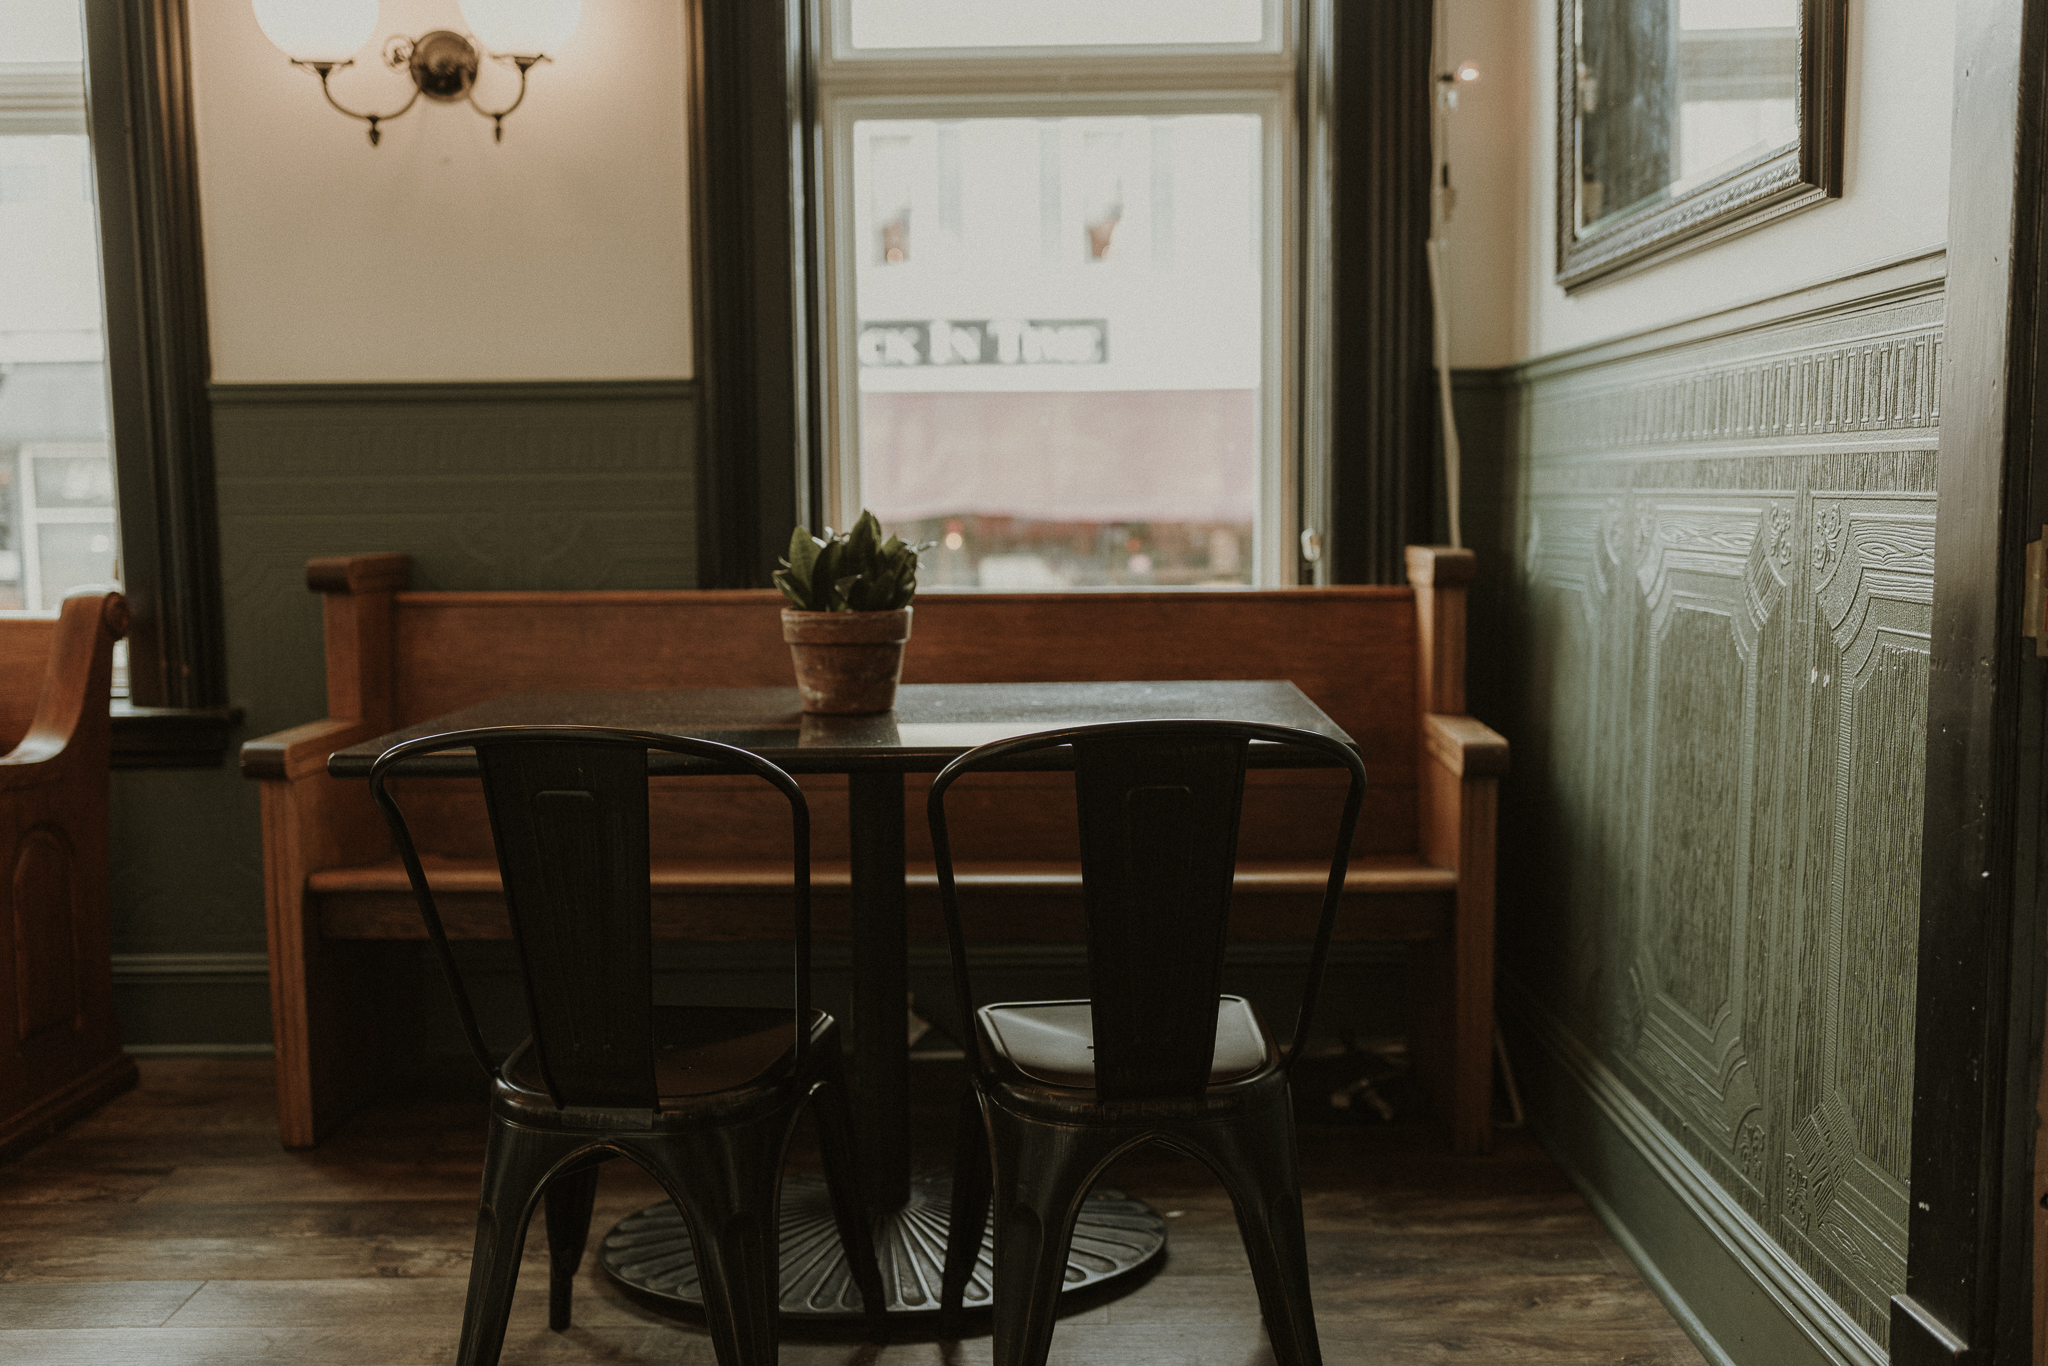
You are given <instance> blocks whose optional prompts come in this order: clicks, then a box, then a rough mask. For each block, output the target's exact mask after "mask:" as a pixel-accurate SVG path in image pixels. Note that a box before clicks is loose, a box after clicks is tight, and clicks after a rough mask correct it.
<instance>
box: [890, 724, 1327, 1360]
mask: <svg viewBox="0 0 2048 1366" xmlns="http://www.w3.org/2000/svg"><path fill="white" fill-rule="evenodd" d="M1253 741H1270V742H1275V743H1279V744H1284V745H1289V746H1293V747H1296V748H1298V749H1303V750H1310V751H1314V752H1316V753H1317V754H1319V755H1322V756H1324V757H1326V758H1328V759H1330V760H1332V761H1334V762H1335V763H1337V764H1341V765H1342V766H1344V767H1346V768H1348V769H1349V770H1350V771H1351V784H1350V791H1349V794H1348V795H1347V797H1346V799H1345V802H1344V808H1343V815H1342V817H1341V818H1340V820H1339V822H1338V828H1337V830H1336V832H1335V835H1336V841H1335V842H1336V850H1335V853H1334V854H1333V856H1332V858H1331V860H1330V877H1329V883H1328V889H1327V891H1326V893H1325V896H1324V899H1323V911H1322V920H1321V923H1320V924H1319V925H1318V927H1317V930H1316V939H1315V947H1314V950H1313V952H1312V954H1311V956H1310V960H1309V969H1308V976H1307V982H1306V984H1305V986H1304V988H1303V992H1302V999H1301V1009H1300V1013H1299V1016H1298V1017H1297V1019H1296V1021H1295V1026H1294V1036H1293V1041H1292V1043H1291V1045H1290V1046H1289V1047H1287V1048H1285V1049H1282V1048H1281V1047H1280V1046H1279V1044H1278V1042H1277V1041H1276V1040H1275V1038H1274V1036H1273V1035H1272V1034H1271V1033H1270V1032H1269V1031H1268V1030H1267V1029H1266V1027H1265V1025H1264V1023H1263V1022H1262V1021H1261V1020H1260V1019H1259V1016H1258V1012H1257V1011H1255V1010H1254V1009H1253V1008H1252V1006H1251V1004H1250V1003H1249V1002H1248V1001H1245V1000H1244V999H1243V998H1241V997H1237V996H1226V995H1222V994H1221V992H1220V980H1221V971H1222V964H1223V946H1224V939H1225V936H1226V933H1227V931H1228V929H1229V921H1230V896H1231V882H1232V877H1233V875H1234V873H1235V870H1236V863H1237V830H1238V816H1239V812H1240V810H1241V808H1242V806H1243V800H1244V771H1245V756H1246V748H1247V746H1248V744H1250V743H1251V742H1253ZM1057 745H1070V746H1072V748H1073V758H1074V786H1075V795H1076V797H1077V799H1078V803H1079V810H1080V827H1081V878H1082V886H1083V900H1084V904H1085V908H1086V913H1087V934H1088V977H1089V998H1088V999H1087V1000H1085V1001H1032V1002H1017V1003H1009V1004H1003V1005H988V1006H981V1007H979V1008H978V1009H977V1008H976V1006H975V1002H974V996H973V991H972V987H971V985H970V983H969V980H968V970H967V947H966V943H965V941H964V939H963V936H962V933H961V926H960V907H959V898H958V895H957V892H956V889H955V885H954V879H953V855H952V849H951V847H950V842H949V840H948V838H947V832H946V804H945V798H946V791H947V789H948V788H950V787H951V786H952V785H953V782H954V780H955V779H957V778H959V777H960V776H961V775H962V774H965V773H968V772H972V771H974V770H977V769H989V768H1001V767H1005V766H1011V765H1013V764H1015V763H1016V761H1017V760H1019V759H1020V758H1022V757H1023V756H1025V755H1028V754H1031V753H1032V752H1034V751H1039V750H1045V749H1049V748H1051V747H1053V746H1057ZM1364 792H1365V767H1364V765H1363V764H1362V763H1360V761H1359V758H1358V755H1357V753H1356V752H1355V751H1354V750H1353V749H1352V748H1351V747H1349V746H1348V745H1345V744H1343V743H1341V742H1340V741H1337V740H1334V739H1331V738H1329V737H1327V736H1323V735H1318V734H1315V733H1314V732H1311V731H1304V730H1295V729H1292V728H1289V727H1285V726H1270V725H1258V724H1252V723H1244V722H1231V721H1141V722H1126V723H1117V724H1111V725H1100V726H1083V727H1076V728H1074V729H1071V730H1061V731H1047V732H1044V733H1041V734H1037V735H1027V736H1021V737H1019V738H1016V739H1012V740H1003V741H999V742H997V743H995V744H989V745H983V746H982V747H980V748H979V749H975V750H970V751H969V752H968V753H966V754H963V755H961V756H960V757H959V758H958V759H955V760H954V761H953V762H952V763H950V764H948V765H947V766H946V767H945V769H943V770H942V771H941V772H940V773H939V776H938V777H937V778H936V779H935V780H933V782H932V789H931V799H930V804H929V811H930V816H931V827H932V847H933V852H934V853H935V855H936V857H937V860H938V873H939V892H940V898H941V902H942V905H943V907H944V910H945V916H946V936H947V939H948V940H949V941H950V944H951V948H952V958H953V982H954V991H955V993H956V999H957V1004H958V1007H959V1011H960V1015H961V1017H962V1018H963V1019H966V1020H970V1021H972V1033H973V1036H974V1038H973V1043H972V1044H971V1045H970V1046H969V1049H968V1057H969V1058H970V1059H971V1061H972V1066H973V1072H974V1082H973V1087H972V1089H971V1090H970V1092H969V1094H968V1096H967V1098H966V1102H965V1104H964V1105H963V1107H962V1110H961V1124H960V1147H959V1152H958V1155H957V1157H956V1159H955V1166H954V1177H953V1181H954V1185H953V1222H952V1228H951V1232H950V1235H949V1238H948V1242H947V1249H946V1270H945V1276H944V1280H943V1283H942V1296H941V1307H942V1309H943V1311H944V1322H945V1323H946V1325H947V1326H948V1328H949V1329H950V1330H951V1332H953V1333H954V1334H957V1332H958V1327H959V1322H960V1315H961V1301H962V1299H963V1296H964V1293H965V1290H966V1286H967V1282H968V1279H969V1277H970V1276H971V1275H972V1273H973V1270H974V1264H975V1258H976V1256H977V1254H978V1253H979V1250H980V1247H981V1239H982V1232H983V1229H984V1228H985V1227H986V1224H987V1220H988V1217H989V1207H990V1203H991V1199H993V1203H994V1208H995V1284H994V1292H995V1306H994V1317H995V1324H994V1327H995V1363H996V1366H1042V1363H1043V1362H1044V1361H1045V1359H1046V1354H1047V1352H1048V1351H1049V1350H1050V1348H1051V1345H1052V1329H1053V1318H1054V1314H1055V1312H1056V1310H1057V1306H1058V1301H1059V1293H1060V1288H1061V1286H1062V1284H1063V1282H1064V1278H1065V1269H1066V1264H1067V1251H1068V1244H1069V1242H1070V1240H1071V1237H1072V1234H1073V1228H1074V1218H1075V1215H1076V1214H1077V1213H1078V1211H1079V1209H1080V1205H1081V1202H1082V1200H1083V1199H1085V1198H1086V1196H1087V1193H1088V1190H1089V1187H1091V1186H1092V1185H1093V1184H1094V1183H1095V1180H1096V1178H1097V1177H1098V1176H1099V1175H1100V1174H1101V1172H1102V1170H1103V1169H1104V1168H1105V1167H1107V1166H1108V1165H1109V1164H1110V1162H1112V1161H1113V1160H1114V1159H1115V1158H1116V1157H1117V1156H1118V1155H1119V1154H1121V1153H1123V1152H1125V1151H1127V1150H1129V1149H1131V1148H1134V1147H1136V1146H1138V1145H1139V1144H1141V1143H1146V1142H1155V1141H1156V1142H1159V1143H1164V1144H1165V1145H1167V1146H1168V1147H1170V1148H1174V1149H1176V1150H1178V1151H1180V1152H1184V1153H1187V1154H1189V1155H1190V1156H1193V1157H1195V1158H1198V1159H1199V1160H1201V1161H1202V1162H1203V1163H1205V1164H1207V1165H1208V1167H1209V1169H1210V1170H1211V1171H1213V1172H1215V1173H1216V1175H1217V1176H1218V1177H1219V1178H1220V1179H1221V1180H1222V1182H1223V1184H1224V1187H1225V1188H1226V1189H1227V1190H1228V1191H1229V1192H1230V1198H1231V1202H1232V1204H1233V1205H1234V1206H1235V1208H1236V1210H1237V1223H1238V1230H1239V1232H1240V1233H1241V1234H1242V1236H1243V1238H1244V1244H1245V1252H1246V1254H1247V1256H1248V1257H1249V1258H1250V1260H1251V1266H1252V1276H1253V1279H1254V1280H1255V1281H1256V1283H1257V1286H1258V1293H1259V1308H1260V1310H1261V1312H1262V1313H1263V1314H1264V1316H1265V1320H1266V1331H1267V1335H1268V1337H1269V1338H1270V1339H1271V1341H1272V1344H1273V1355H1274V1356H1275V1358H1276V1359H1277V1360H1278V1361H1279V1362H1280V1363H1281V1366H1314V1364H1315V1363H1319V1362H1320V1361H1321V1360H1322V1356H1321V1352H1320V1349H1319V1348H1318V1346H1317V1343H1316V1327H1315V1312H1314V1309H1313V1307H1312V1306H1311V1305H1310V1302H1309V1286H1308V1251H1307V1246H1306V1243H1305V1241H1304V1238H1303V1232H1302V1220H1301V1179H1300V1174H1299V1172H1298V1170H1297V1167H1296V1157H1295V1145H1294V1112H1293V1104H1292V1100H1291V1097H1290V1095H1289V1092H1288V1085H1287V1072H1288V1067H1289V1065H1290V1064H1291V1063H1292V1062H1293V1060H1294V1058H1295V1057H1297V1056H1298V1055H1299V1054H1300V1052H1301V1047H1302V1043H1303V1041H1304V1040H1305V1039H1306V1038H1307V1036H1308V1027H1309V1020H1310V1018H1311V1015H1312V1013H1313V1011H1314V1008H1315V998H1316V991H1317V988H1318V987H1319V986H1320V984H1321V981H1322V974H1323V962H1324V959H1325V957H1326V956H1327V954H1328V951H1329V946H1330V932H1331V930H1332V928H1333V927H1334V925H1335V923H1336V915H1337V903H1338V898H1339V896H1340V894H1341V893H1342V892H1343V888H1344V873H1345V867H1346V865H1347V864H1348V862H1349V859H1350V851H1351V838H1352V833H1353V831H1354V829H1355V828H1356V826H1357V823H1358V808H1359V802H1360V800H1361V799H1362V798H1363V796H1364Z"/></svg>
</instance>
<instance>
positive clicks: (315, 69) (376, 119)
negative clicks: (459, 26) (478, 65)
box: [292, 57, 526, 147]
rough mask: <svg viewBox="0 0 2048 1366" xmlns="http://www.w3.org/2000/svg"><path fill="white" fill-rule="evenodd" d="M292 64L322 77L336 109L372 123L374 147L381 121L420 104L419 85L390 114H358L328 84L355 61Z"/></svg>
mask: <svg viewBox="0 0 2048 1366" xmlns="http://www.w3.org/2000/svg"><path fill="white" fill-rule="evenodd" d="M292 65H293V66H302V67H304V68H306V70H308V71H310V72H312V73H313V74H314V75H316V76H318V77H319V78H320V93H321V94H323V95H325V96H326V97H327V102H328V103H329V104H331V105H333V106H334V107H335V108H336V109H338V110H340V111H341V112H342V113H344V114H346V115H348V116H349V117H350V118H352V119H356V120H358V121H359V122H362V123H367V124H369V125H370V145H371V146H372V147H375V146H376V145H377V142H378V140H379V139H380V138H382V137H383V136H384V130H383V129H381V128H379V127H378V126H377V125H378V124H380V123H387V122H389V121H390V120H392V119H395V118H397V117H398V116H399V115H400V114H403V113H406V112H408V111H409V110H411V108H412V107H413V106H414V105H416V104H418V103H419V102H420V90H419V87H418V86H414V87H413V92H412V98H411V99H409V100H407V101H406V102H405V103H404V104H402V105H400V106H399V107H398V108H397V109H395V110H393V111H392V112H391V113H389V114H358V113H357V112H356V111H355V110H353V109H351V108H349V107H348V106H347V105H345V104H343V103H342V102H341V101H340V100H337V99H336V98H334V91H333V90H332V89H330V88H329V87H328V84H327V78H328V77H329V76H330V75H332V74H334V73H335V72H337V71H339V70H341V68H343V67H345V66H354V65H355V63H354V62H353V61H346V62H302V61H300V60H299V59H298V58H296V57H294V58H292ZM525 93H526V92H525V90H524V89H523V88H522V89H521V91H520V94H521V95H522V96H523V95H524V94H525ZM505 112H506V113H510V112H511V110H509V109H508V110H506V111H505Z"/></svg>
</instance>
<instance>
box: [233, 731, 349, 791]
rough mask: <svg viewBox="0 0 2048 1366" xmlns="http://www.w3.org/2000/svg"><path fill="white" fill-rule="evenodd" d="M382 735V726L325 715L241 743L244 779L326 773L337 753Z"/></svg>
mask: <svg viewBox="0 0 2048 1366" xmlns="http://www.w3.org/2000/svg"><path fill="white" fill-rule="evenodd" d="M382 733H383V730H382V728H381V727H379V726H377V725H375V724H373V723H371V722H368V721H358V720H354V719H351V718H348V717H334V716H325V717H322V718H321V719H320V720H318V721H308V722H307V723H306V724H305V725H303V726H293V727H291V728H290V729H289V730H280V731H273V732H272V733H271V734H269V735H259V736H258V737H256V738H255V739H253V740H245V741H243V742H242V776H243V777H244V778H255V779H258V780H260V781H264V782H290V781H293V780H294V779H298V778H303V777H305V776H306V775H307V774H308V773H313V772H319V773H325V772H326V771H327V756H328V755H330V754H332V753H333V752H334V751H335V750H337V749H347V748H348V747H349V746H350V745H353V744H355V743H356V742H357V741H360V740H368V739H369V738H371V737H372V736H375V735H380V734H382Z"/></svg>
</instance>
